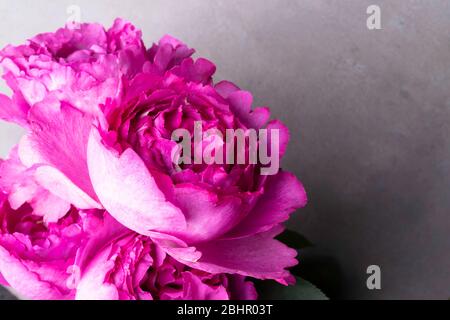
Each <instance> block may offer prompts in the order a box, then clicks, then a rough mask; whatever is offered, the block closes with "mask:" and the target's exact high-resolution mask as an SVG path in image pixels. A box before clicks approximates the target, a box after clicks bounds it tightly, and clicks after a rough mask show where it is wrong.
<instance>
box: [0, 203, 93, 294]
mask: <svg viewBox="0 0 450 320" xmlns="http://www.w3.org/2000/svg"><path fill="white" fill-rule="evenodd" d="M0 197H1V198H2V199H1V201H0V274H1V276H0V278H3V281H2V284H6V285H9V286H11V287H12V288H14V290H15V291H16V292H17V293H19V294H20V296H23V297H27V298H29V299H73V298H74V297H75V290H73V288H72V287H70V285H68V283H69V282H70V281H71V279H70V278H71V276H72V274H71V273H70V267H71V266H72V265H73V264H74V262H75V259H76V255H77V252H78V251H79V249H80V247H81V246H82V244H83V241H84V239H85V238H86V236H87V233H86V231H85V230H84V227H83V222H82V219H81V217H80V215H79V213H78V211H77V210H75V209H71V210H70V211H69V212H68V213H67V215H66V216H64V217H63V218H62V219H60V220H59V221H58V222H57V223H54V222H52V223H48V224H47V225H46V224H45V223H44V221H43V219H42V217H39V216H38V215H34V214H33V209H32V208H31V206H30V205H29V204H24V205H23V206H21V207H20V208H19V209H17V210H13V209H12V208H11V207H10V205H9V203H8V201H7V200H6V197H5V196H4V195H0ZM86 214H87V213H86Z"/></svg>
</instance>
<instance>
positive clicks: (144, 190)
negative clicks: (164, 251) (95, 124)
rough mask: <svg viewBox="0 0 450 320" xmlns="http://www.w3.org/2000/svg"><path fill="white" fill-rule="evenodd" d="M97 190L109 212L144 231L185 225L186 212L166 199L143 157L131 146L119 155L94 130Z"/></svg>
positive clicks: (91, 155) (91, 153)
mask: <svg viewBox="0 0 450 320" xmlns="http://www.w3.org/2000/svg"><path fill="white" fill-rule="evenodd" d="M88 163H89V172H90V177H91V179H92V183H93V186H94V189H95V191H96V193H97V195H98V197H99V199H100V201H101V203H102V204H103V206H104V207H105V208H106V209H107V210H108V212H109V213H110V214H111V215H112V216H113V217H114V218H116V219H117V220H118V221H120V222H121V223H123V224H124V225H125V226H127V227H128V228H130V229H131V230H134V231H136V232H138V233H141V234H148V233H149V231H152V230H153V231H166V232H169V233H170V232H176V231H180V230H183V229H185V228H186V220H185V218H184V216H183V213H182V212H181V211H180V209H178V208H177V207H175V206H174V205H173V204H172V203H170V202H169V201H167V199H166V196H165V195H164V193H163V192H162V191H161V190H160V189H159V187H158V184H157V183H156V181H155V179H154V178H153V176H152V175H151V174H150V172H149V171H148V169H147V168H146V166H145V164H144V162H143V161H142V159H141V158H140V157H139V156H138V155H137V154H136V153H135V152H134V151H133V150H131V149H127V150H125V151H124V152H123V153H122V154H120V155H119V154H118V152H116V151H115V150H112V149H111V148H108V147H106V146H105V145H104V144H103V143H102V141H101V137H100V135H99V133H98V132H97V131H96V130H95V129H93V130H92V133H91V135H90V138H89V146H88Z"/></svg>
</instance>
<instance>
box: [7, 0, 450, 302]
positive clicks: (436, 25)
mask: <svg viewBox="0 0 450 320" xmlns="http://www.w3.org/2000/svg"><path fill="white" fill-rule="evenodd" d="M69 4H78V5H79V6H80V7H81V10H82V11H81V14H82V16H81V17H82V20H83V21H98V22H102V23H105V24H106V25H110V23H111V21H112V20H113V18H114V17H116V16H122V17H124V18H127V19H129V20H131V21H132V22H134V23H135V24H136V25H137V26H138V27H140V28H141V29H142V30H143V33H144V39H145V42H146V43H147V44H150V43H151V42H152V41H155V40H156V39H158V38H159V37H160V36H162V35H163V34H165V33H170V34H172V35H174V36H176V37H179V38H180V39H183V40H184V41H185V42H187V43H188V44H189V45H190V46H192V47H194V48H196V49H197V52H198V54H199V55H201V56H205V57H207V58H210V59H212V60H213V61H214V62H215V63H216V64H217V66H218V72H217V75H218V78H219V79H230V80H232V81H235V82H236V83H238V84H239V85H240V86H241V87H242V88H245V89H247V90H250V91H252V92H253V94H254V96H255V101H256V104H260V105H267V106H270V107H271V108H272V111H273V114H274V115H275V116H276V117H278V118H280V119H282V120H283V121H285V122H286V123H287V125H288V126H289V128H290V129H291V133H292V141H291V144H290V147H289V149H288V154H287V158H286V159H285V162H284V166H285V168H287V169H288V170H291V171H294V172H295V173H296V174H297V175H298V176H299V177H300V179H301V180H302V181H303V182H304V184H305V186H306V188H307V190H308V193H309V198H310V202H309V205H308V207H307V208H306V209H304V210H301V211H299V212H298V214H297V215H296V216H295V217H294V218H293V219H292V222H291V226H292V227H295V228H296V229H297V230H299V231H301V232H302V233H304V234H305V235H307V236H308V237H309V238H310V239H311V240H312V241H313V242H314V243H315V244H316V246H315V247H314V249H310V250H308V251H307V252H306V253H305V254H304V256H302V258H303V260H304V262H305V263H306V264H308V263H309V264H310V269H311V266H312V269H314V268H315V264H316V262H317V265H318V267H317V268H318V269H319V266H320V265H321V263H320V262H321V261H322V262H323V264H325V265H326V264H329V265H330V266H332V267H331V269H333V270H334V271H333V272H334V273H335V274H336V276H337V277H338V279H339V281H338V282H330V283H329V284H328V285H324V287H325V289H326V290H328V291H329V292H330V293H331V295H332V296H333V297H338V298H368V299H379V298H385V299H400V298H407V299H416V298H439V299H447V298H449V297H450V239H449V231H450V219H449V213H450V212H449V211H450V185H449V181H450V180H449V176H450V157H449V156H450V148H449V146H450V130H449V129H450V121H449V120H450V35H449V30H450V4H449V1H439V0H433V1H412V0H403V1H400V0H398V1H381V0H372V1H365V0H345V1H338V0H334V1H331V0H330V1H327V0H308V1H306V0H303V1H292V0H291V1H289V0H286V1H281V0H279V1H273V0H264V1H259V0H252V1H249V0H245V1H243V0H241V1H234V0H233V1H230V0H226V1H206V0H202V1H97V0H96V1H92V0H89V1H60V0H58V1H50V0H48V1H23V0H22V1H17V0H15V1H5V0H1V1H0V13H1V19H0V46H3V45H5V44H7V43H21V42H23V41H24V40H25V39H26V38H27V37H30V36H32V35H33V34H35V33H37V32H44V31H50V30H55V29H56V28H57V27H59V26H61V25H63V24H64V23H65V20H66V19H67V14H66V7H67V6H68V5H69ZM370 4H378V5H380V7H381V10H382V17H381V18H382V30H375V31H369V30H368V29H367V28H366V19H367V14H366V8H367V7H368V5H370ZM0 136H1V143H0V152H1V154H2V155H5V154H6V152H7V150H8V149H9V148H10V147H11V146H12V145H13V144H14V143H15V142H16V141H17V139H18V137H19V136H20V131H19V130H18V129H17V128H15V127H13V126H10V125H7V124H4V123H2V124H1V125H0ZM371 264H377V265H379V266H380V267H381V271H382V289H381V290H378V291H377V290H374V291H370V290H368V289H367V288H366V277H367V275H366V268H367V266H368V265H371ZM319 282H320V279H319ZM327 286H329V288H327Z"/></svg>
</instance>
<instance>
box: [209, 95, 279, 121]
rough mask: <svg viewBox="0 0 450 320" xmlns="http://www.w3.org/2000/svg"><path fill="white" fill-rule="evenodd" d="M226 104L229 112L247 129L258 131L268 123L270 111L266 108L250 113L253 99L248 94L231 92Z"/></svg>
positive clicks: (256, 109)
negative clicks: (228, 106) (228, 105)
mask: <svg viewBox="0 0 450 320" xmlns="http://www.w3.org/2000/svg"><path fill="white" fill-rule="evenodd" d="M216 90H217V88H216ZM228 102H229V103H230V109H231V111H233V113H234V114H235V115H236V116H238V117H239V119H240V120H241V121H242V123H243V124H244V125H245V126H246V127H247V128H254V129H259V128H261V127H262V126H264V125H265V124H266V123H267V121H269V118H270V111H269V109H268V108H263V107H260V108H255V109H254V110H253V111H252V103H253V97H252V95H251V94H250V92H247V91H242V90H238V91H234V92H231V93H229V95H228Z"/></svg>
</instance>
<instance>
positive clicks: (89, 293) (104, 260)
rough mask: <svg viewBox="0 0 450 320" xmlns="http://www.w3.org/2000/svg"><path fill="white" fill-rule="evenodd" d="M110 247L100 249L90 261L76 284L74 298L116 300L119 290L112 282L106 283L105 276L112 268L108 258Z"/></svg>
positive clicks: (112, 265) (112, 263) (111, 262)
mask: <svg viewBox="0 0 450 320" xmlns="http://www.w3.org/2000/svg"><path fill="white" fill-rule="evenodd" d="M109 253H110V247H106V249H104V250H101V251H100V252H99V253H98V254H97V255H96V256H95V257H94V258H93V259H92V261H91V263H90V264H89V266H88V267H87V268H86V270H85V271H84V273H83V274H82V276H81V279H80V282H79V283H78V285H77V293H76V297H75V299H76V300H118V299H119V292H118V290H117V288H116V286H115V285H114V284H111V283H107V282H106V281H105V280H106V277H107V276H108V273H109V272H110V271H111V270H112V269H113V268H114V262H113V261H111V260H109V258H110V257H109Z"/></svg>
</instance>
